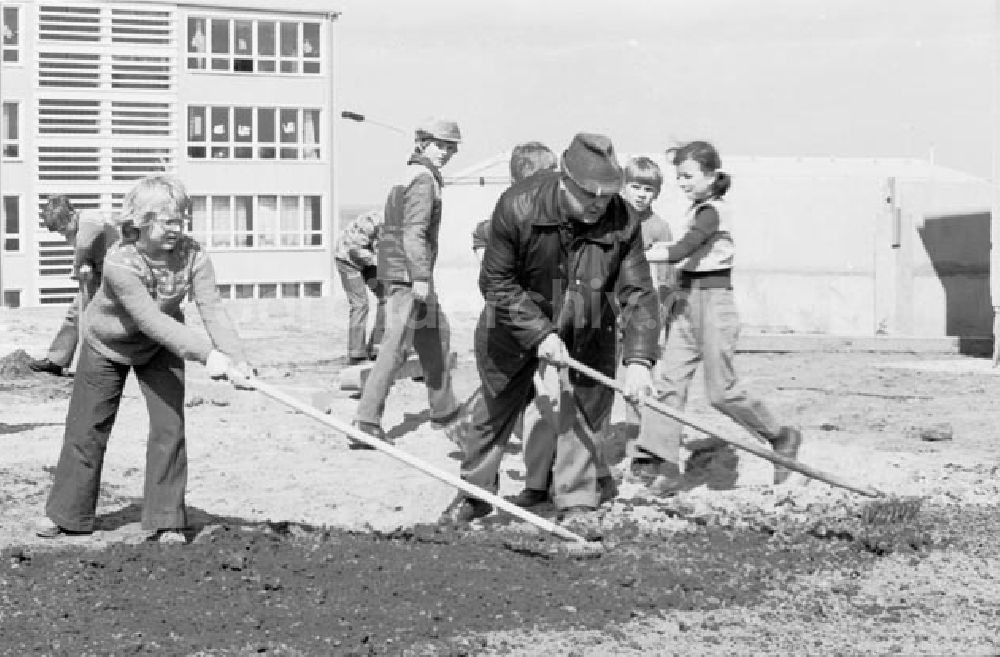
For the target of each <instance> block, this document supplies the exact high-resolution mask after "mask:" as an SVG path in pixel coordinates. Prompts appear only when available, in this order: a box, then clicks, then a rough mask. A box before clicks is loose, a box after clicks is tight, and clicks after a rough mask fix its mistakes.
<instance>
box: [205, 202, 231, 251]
mask: <svg viewBox="0 0 1000 657" xmlns="http://www.w3.org/2000/svg"><path fill="white" fill-rule="evenodd" d="M229 201H230V199H229V197H228V196H213V197H212V233H211V234H212V239H211V240H210V241H209V243H210V244H211V245H212V246H232V245H233V215H232V212H231V211H230V207H231V206H230V202H229Z"/></svg>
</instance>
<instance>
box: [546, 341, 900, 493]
mask: <svg viewBox="0 0 1000 657" xmlns="http://www.w3.org/2000/svg"><path fill="white" fill-rule="evenodd" d="M565 362H566V365H568V366H569V367H570V368H572V369H574V370H576V371H577V372H580V373H581V374H585V375H587V376H588V377H590V378H591V379H593V380H595V381H597V382H598V383H602V384H604V385H606V386H608V387H609V388H611V389H613V390H615V391H616V392H618V393H619V394H622V395H624V394H625V393H624V390H623V389H622V386H621V384H619V383H618V382H617V381H615V380H614V379H612V378H611V377H608V376H606V375H604V374H602V373H601V372H598V371H597V370H595V369H594V368H592V367H588V366H586V365H584V364H583V363H581V362H579V361H577V360H574V359H573V358H569V357H567V358H566V360H565ZM641 401H642V403H643V404H645V405H646V406H649V407H650V408H651V409H653V410H654V411H656V412H658V413H662V414H663V415H666V416H667V417H669V418H671V419H673V420H676V421H677V422H680V423H681V424H683V425H686V426H689V427H691V428H692V429H696V430H698V431H700V432H701V433H703V434H706V435H708V436H711V437H712V438H715V439H717V440H721V441H722V442H724V443H728V444H730V445H732V446H733V447H737V448H739V449H742V450H744V451H746V452H750V453H751V454H753V455H754V456H759V457H760V458H762V459H765V460H767V461H770V462H771V463H775V464H778V465H782V466H784V467H786V468H788V469H789V470H794V471H795V472H798V473H800V474H804V475H805V476H807V477H810V478H812V479H818V480H819V481H823V482H826V483H828V484H830V485H831V486H838V487H840V488H845V489H847V490H849V491H853V492H855V493H858V494H860V495H864V496H866V497H884V496H885V494H884V493H883V492H881V491H879V490H876V489H874V488H871V487H869V486H859V485H857V484H854V483H851V482H849V481H847V480H845V479H842V478H841V477H839V476H837V475H834V474H831V473H829V472H824V471H822V470H819V469H817V468H814V467H812V466H808V465H806V464H804V463H800V462H799V461H796V460H795V459H791V458H788V457H787V456H782V455H781V454H776V453H774V452H772V451H771V450H769V449H765V448H764V447H761V446H760V445H757V444H754V443H751V442H747V441H743V440H739V439H737V438H732V437H730V436H725V435H723V434H722V432H721V431H719V430H718V429H714V428H712V427H709V426H707V425H705V424H703V423H701V422H695V421H694V420H692V419H691V418H689V417H688V416H687V415H685V414H684V413H682V412H681V411H678V410H677V409H675V408H671V407H670V406H667V405H666V404H664V403H662V402H659V401H656V400H654V399H650V398H648V397H643V398H642V399H641Z"/></svg>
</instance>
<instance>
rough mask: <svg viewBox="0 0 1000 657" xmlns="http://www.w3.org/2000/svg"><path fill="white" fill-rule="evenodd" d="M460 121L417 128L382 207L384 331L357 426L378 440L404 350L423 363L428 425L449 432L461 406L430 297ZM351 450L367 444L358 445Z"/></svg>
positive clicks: (444, 324) (443, 323)
mask: <svg viewBox="0 0 1000 657" xmlns="http://www.w3.org/2000/svg"><path fill="white" fill-rule="evenodd" d="M461 141H462V135H461V133H460V132H459V129H458V124H457V123H455V122H454V121H450V120H445V119H427V120H425V121H423V122H422V123H421V124H420V125H419V126H417V129H416V134H415V142H416V144H415V146H414V149H413V153H412V154H411V155H410V158H409V160H408V161H407V163H406V164H407V166H406V169H405V170H404V171H403V172H402V175H401V176H400V177H399V179H398V182H397V183H396V184H394V185H393V186H392V188H391V189H390V190H389V196H388V198H387V199H386V202H385V223H384V225H383V227H382V233H381V236H380V241H379V245H378V265H377V269H378V278H379V281H380V282H381V283H382V284H383V286H384V290H385V294H386V298H387V302H386V327H385V333H384V335H383V337H382V343H381V345H380V347H379V351H378V357H377V358H376V359H375V365H374V366H373V367H372V371H371V374H370V375H369V376H368V381H367V382H366V383H365V387H364V392H363V393H362V395H361V403H360V404H359V405H358V410H357V414H356V415H355V418H354V425H355V426H356V427H358V428H359V429H361V430H362V431H364V432H365V433H367V434H369V435H371V436H374V437H376V438H378V439H380V440H387V438H386V434H385V432H384V431H383V429H382V413H383V411H384V410H385V401H386V398H387V397H388V395H389V390H390V388H392V384H393V381H394V380H395V373H396V370H397V369H398V368H399V366H400V365H402V363H403V361H404V360H405V358H406V354H407V351H408V348H409V345H410V344H411V341H412V345H413V349H414V350H415V351H416V352H417V355H418V357H419V358H420V365H421V367H422V368H423V378H424V384H425V385H426V386H427V398H428V401H429V403H430V417H431V423H432V425H433V426H435V427H436V428H439V429H442V430H444V431H445V432H446V433H449V437H451V436H450V434H451V433H452V432H454V431H455V430H456V429H455V427H456V423H455V420H456V419H457V418H458V416H459V409H460V405H459V402H458V400H457V398H456V397H455V394H454V392H453V391H452V387H451V373H450V372H449V370H448V366H447V362H448V355H449V353H450V349H451V346H450V342H451V339H450V333H449V329H448V320H447V319H446V318H445V315H444V312H442V310H441V308H440V306H439V305H438V301H437V295H436V294H435V292H434V280H433V274H434V263H435V261H436V260H437V254H438V231H439V229H440V225H441V183H442V180H441V168H442V167H444V166H445V165H446V164H447V163H448V161H449V160H450V159H451V158H452V156H453V155H454V154H455V153H457V152H458V144H459V143H460V142H461ZM351 447H352V448H353V449H364V448H366V447H368V446H367V445H364V444H363V443H360V442H355V443H353V444H352V445H351Z"/></svg>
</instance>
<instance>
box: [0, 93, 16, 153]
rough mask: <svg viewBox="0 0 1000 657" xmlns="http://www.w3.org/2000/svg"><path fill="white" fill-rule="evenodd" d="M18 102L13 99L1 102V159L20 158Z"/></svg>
mask: <svg viewBox="0 0 1000 657" xmlns="http://www.w3.org/2000/svg"><path fill="white" fill-rule="evenodd" d="M18 108H19V105H18V103H16V102H14V101H6V100H5V101H4V102H3V126H2V128H0V134H2V135H3V139H2V141H0V143H2V144H3V146H2V148H3V159H5V160H19V159H20V158H21V136H20V131H19V130H18V127H19V125H20V117H19V116H18Z"/></svg>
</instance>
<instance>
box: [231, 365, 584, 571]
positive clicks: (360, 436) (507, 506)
mask: <svg viewBox="0 0 1000 657" xmlns="http://www.w3.org/2000/svg"><path fill="white" fill-rule="evenodd" d="M251 385H252V386H253V387H254V388H256V389H257V390H259V391H260V392H262V393H264V394H265V395H267V396H268V397H270V398H271V399H274V400H275V401H278V402H281V403H282V404H285V405H286V406H289V407H290V408H293V409H295V410H296V411H298V412H299V413H302V414H303V415H308V416H309V417H311V418H312V419H314V420H316V421H317V422H321V423H323V424H325V425H327V426H329V427H332V428H334V429H336V430H337V431H339V432H340V433H343V434H345V435H347V436H349V437H350V438H352V439H353V440H357V441H359V442H362V443H364V444H366V445H369V446H371V447H374V448H375V449H377V450H378V451H380V452H382V453H383V454H387V455H388V456H391V457H392V458H394V459H396V460H397V461H402V462H403V463H405V464H406V465H408V466H410V467H412V468H416V469H417V470H420V471H421V472H423V473H424V474H427V475H430V476H431V477H434V478H435V479H437V480H438V481H442V482H444V483H446V484H448V485H449V486H452V487H454V488H457V489H459V490H460V491H462V492H463V493H465V494H467V495H471V496H472V497H476V498H478V499H481V500H483V501H486V502H489V503H490V504H492V505H493V506H495V507H497V508H498V509H502V510H504V511H506V512H507V513H509V514H511V515H512V516H515V517H517V518H520V519H521V520H523V521H525V522H528V523H531V524H532V525H534V526H535V527H538V528H539V529H541V530H543V531H546V532H549V533H550V534H555V535H556V536H558V537H559V538H562V539H565V540H567V541H571V542H572V545H573V546H574V548H576V550H577V551H579V552H580V553H586V552H589V551H591V550H599V549H600V544H599V543H597V544H595V542H593V541H588V540H587V539H586V538H584V537H583V536H580V535H579V534H575V533H573V532H571V531H569V530H568V529H566V528H565V527H561V526H559V525H557V524H555V523H554V522H551V521H549V520H546V519H545V518H542V517H541V516H537V515H535V514H534V513H531V512H530V511H526V510H525V509H522V508H521V507H519V506H517V505H516V504H512V503H510V502H508V501H507V500H505V499H504V498H502V497H500V496H499V495H494V494H493V493H491V492H489V491H487V490H485V489H482V488H480V487H479V486H476V485H475V484H470V483H469V482H467V481H465V480H464V479H461V478H459V477H456V476H455V475H453V474H451V473H448V472H445V471H444V470H439V469H438V468H435V467H434V466H432V465H430V464H429V463H425V462H423V461H421V460H420V459H418V458H416V457H414V456H412V455H410V454H407V453H406V452H404V451H403V450H401V449H399V448H397V447H396V446H394V445H390V444H389V443H386V442H383V441H381V440H379V439H378V438H375V437H373V436H369V435H368V434H367V433H365V432H364V431H361V430H359V429H357V428H355V427H352V426H351V425H349V424H347V423H345V422H342V421H340V420H337V419H336V418H334V417H331V416H329V415H326V414H325V413H322V412H320V411H319V410H317V409H315V408H313V407H312V406H309V405H308V404H304V403H302V402H300V401H299V400H297V399H295V398H294V397H291V396H289V395H287V394H285V393H284V392H282V391H280V390H278V389H277V388H275V387H273V386H271V385H268V384H266V383H264V382H262V381H260V380H258V379H256V378H254V379H251ZM571 551H572V550H571Z"/></svg>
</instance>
